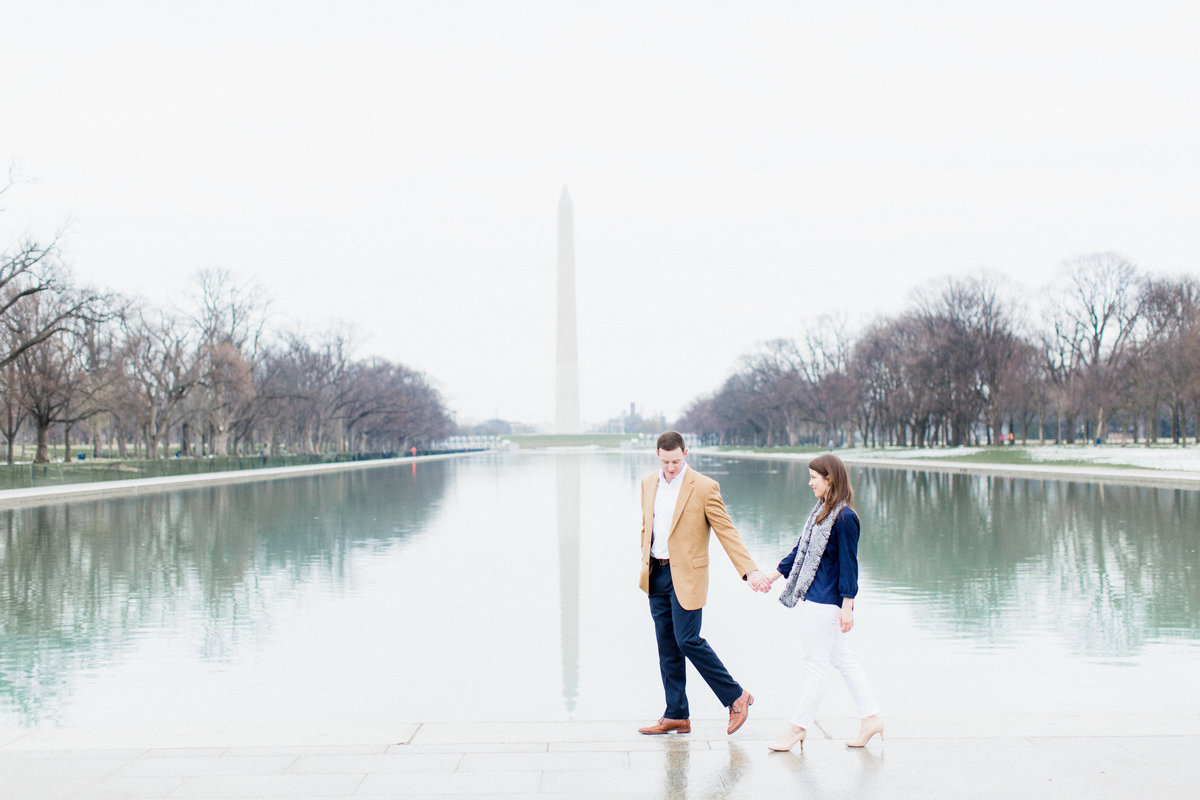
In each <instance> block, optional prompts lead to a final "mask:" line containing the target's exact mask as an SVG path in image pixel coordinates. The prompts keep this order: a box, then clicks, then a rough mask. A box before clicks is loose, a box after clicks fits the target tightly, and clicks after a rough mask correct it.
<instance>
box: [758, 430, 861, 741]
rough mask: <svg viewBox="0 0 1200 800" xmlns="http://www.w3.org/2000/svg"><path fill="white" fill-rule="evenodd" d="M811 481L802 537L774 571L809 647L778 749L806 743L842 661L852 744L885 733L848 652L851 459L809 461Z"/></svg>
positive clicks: (853, 581) (854, 543)
mask: <svg viewBox="0 0 1200 800" xmlns="http://www.w3.org/2000/svg"><path fill="white" fill-rule="evenodd" d="M808 485H809V486H810V487H812V491H813V494H814V495H816V498H817V503H816V505H815V506H813V510H812V513H810V514H809V515H808V521H807V522H806V523H805V524H804V530H803V532H801V534H800V539H799V541H797V542H796V546H795V547H793V548H792V552H790V553H788V554H787V555H786V556H785V557H784V559H783V560H782V561H780V562H779V567H778V569H776V571H775V572H773V573H772V574H771V576H770V578H769V580H770V581H771V583H774V582H775V581H776V580H778V579H779V578H781V577H784V576H786V577H787V581H786V582H785V583H784V587H783V592H782V593H781V594H780V597H779V602H781V603H783V604H784V605H785V606H787V607H788V608H795V607H796V606H797V605H799V608H800V640H801V643H802V645H803V648H804V659H803V662H802V663H803V667H804V688H803V689H802V690H801V692H800V705H799V706H798V707H797V708H796V711H795V713H794V714H792V719H791V724H790V725H789V726H788V728H787V730H785V731H784V732H783V733H782V734H780V736H779V738H778V739H777V740H776V741H775V742H774V743H772V744H770V745H768V747H770V748H771V749H772V750H779V751H784V750H791V749H792V748H793V747H795V746H796V745H797V744H799V745H800V746H801V747H804V737H805V736H806V735H807V733H808V729H809V728H811V727H812V724H813V715H814V714H815V713H816V711H817V705H818V704H819V703H820V701H821V696H822V695H823V694H824V693H825V683H826V680H825V679H826V676H827V675H828V674H829V668H830V667H836V668H837V670H838V672H840V673H841V674H842V678H843V679H845V681H846V686H847V688H849V689H850V696H851V697H852V698H853V699H854V705H855V707H856V708H857V710H858V716H859V717H860V718H861V720H862V721H861V723H860V724H859V728H858V737H857V738H856V739H854V740H853V741H849V742H846V746H847V747H864V746H866V744H867V742H869V741H870V740H871V737H872V736H874V735H875V734H879V738H880V739H882V738H883V721H882V720H881V719H880V718H879V716H878V706H877V704H876V702H875V694H874V692H872V691H871V684H870V683H868V682H867V675H866V673H865V672H864V671H863V668H862V665H860V664H859V663H858V659H857V658H855V657H854V654H853V653H851V652H850V631H851V629H852V628H853V627H854V598H855V596H856V595H857V594H858V535H859V524H858V515H857V514H856V513H854V507H853V503H854V492H853V491H852V490H851V488H850V477H849V475H848V474H847V473H846V465H845V464H843V463H842V460H841V459H840V458H838V457H837V456H835V455H833V454H831V453H822V454H821V455H819V456H817V457H816V458H814V459H813V460H812V461H810V462H808Z"/></svg>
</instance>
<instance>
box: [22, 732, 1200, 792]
mask: <svg viewBox="0 0 1200 800" xmlns="http://www.w3.org/2000/svg"><path fill="white" fill-rule="evenodd" d="M646 721H647V720H635V721H625V722H545V723H530V722H524V723H507V724H506V723H474V724H471V723H426V724H420V723H413V724H397V725H354V726H342V727H338V726H333V727H296V726H288V727H261V728H187V729H184V728H159V729H142V730H115V729H114V730H80V729H55V728H44V729H31V730H0V796H2V797H4V798H5V800H58V799H59V798H72V800H91V799H92V798H112V799H115V798H121V799H125V798H128V799H129V800H136V799H139V798H153V799H159V798H193V799H194V798H208V800H224V799H225V798H310V797H322V798H362V797H457V798H484V797H488V798H494V797H504V798H512V799H516V798H539V799H540V800H551V799H552V798H662V800H676V799H679V800H683V799H684V798H758V797H772V798H779V797H797V798H814V799H816V798H862V799H863V800H866V799H868V798H884V797H887V798H909V797H911V798H941V797H944V798H961V797H970V798H1010V797H1021V798H1072V797H1082V798H1089V799H1090V800H1096V799H1097V798H1126V797H1135V796H1146V797H1154V798H1184V797H1189V798H1190V797H1196V796H1197V791H1198V790H1197V787H1198V786H1200V759H1197V758H1196V752H1197V748H1200V716H1182V717H1132V718H1131V717H1099V716H1098V717H1044V718H1042V717H1022V718H996V719H956V718H944V719H933V718H924V719H918V718H889V719H887V728H886V731H885V736H886V737H887V738H886V740H884V741H880V740H879V739H878V738H876V739H874V740H872V741H871V743H870V744H869V745H868V746H867V747H866V748H864V749H861V750H854V749H849V748H847V747H845V746H844V744H843V741H844V740H845V739H846V738H847V737H849V736H851V735H852V734H853V733H854V732H855V731H856V730H857V721H856V720H854V719H849V718H845V719H828V720H819V721H818V725H817V727H816V728H815V729H814V730H813V731H812V732H810V736H809V739H808V741H807V742H805V745H804V748H803V750H801V749H800V748H799V747H797V748H796V749H795V750H794V751H793V752H789V753H775V752H771V751H769V750H768V749H767V744H768V743H770V742H771V741H773V740H774V739H775V736H776V735H777V734H778V733H779V731H780V730H782V728H783V727H784V725H785V722H784V721H783V720H766V719H754V718H751V719H750V721H749V722H747V724H746V725H745V727H743V728H742V730H741V731H739V732H738V733H737V734H735V735H734V736H726V735H725V730H724V720H720V719H710V720H693V726H692V733H691V734H687V735H676V734H672V735H668V736H656V737H648V736H640V735H638V734H637V733H636V732H635V729H636V727H637V726H638V725H640V724H644V723H645V722H646Z"/></svg>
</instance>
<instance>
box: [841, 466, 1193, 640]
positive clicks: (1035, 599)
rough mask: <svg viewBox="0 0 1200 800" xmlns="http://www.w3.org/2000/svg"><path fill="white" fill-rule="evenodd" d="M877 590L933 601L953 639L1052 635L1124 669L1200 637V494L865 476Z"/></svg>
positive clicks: (918, 475)
mask: <svg viewBox="0 0 1200 800" xmlns="http://www.w3.org/2000/svg"><path fill="white" fill-rule="evenodd" d="M855 478H856V479H857V482H858V486H859V487H860V492H861V496H862V497H863V501H862V506H863V508H864V511H865V517H866V519H865V520H864V525H870V526H871V528H872V529H874V530H876V531H878V535H877V536H874V537H872V538H871V539H869V540H865V541H864V549H868V548H869V550H868V555H867V556H866V557H865V559H864V560H865V561H866V562H867V563H869V564H870V565H871V567H870V569H871V574H872V576H873V578H874V579H875V580H878V581H882V582H883V583H884V584H886V585H890V586H895V587H908V588H910V589H912V590H913V591H915V592H919V593H921V594H922V595H924V600H925V602H926V603H927V604H928V605H929V607H930V610H931V612H932V613H931V615H930V617H931V619H930V621H931V622H933V623H935V624H937V625H938V626H939V627H941V628H942V629H943V630H946V631H948V632H952V633H953V634H955V635H960V636H961V635H970V636H974V637H978V638H980V639H983V640H986V641H987V642H989V643H1011V642H1012V641H1013V640H1014V639H1016V638H1018V637H1020V636H1021V635H1023V634H1025V633H1027V632H1028V631H1030V630H1031V628H1033V629H1038V628H1040V629H1042V630H1049V631H1051V632H1053V633H1054V634H1055V635H1056V636H1057V637H1059V639H1060V640H1061V641H1063V642H1065V643H1067V644H1068V646H1069V647H1071V648H1072V649H1073V650H1074V651H1075V652H1077V653H1079V654H1081V655H1085V656H1088V657H1098V658H1108V659H1121V658H1125V657H1127V656H1130V655H1133V654H1136V653H1138V652H1140V651H1141V650H1142V648H1143V647H1144V646H1145V644H1146V642H1147V640H1150V639H1156V638H1159V637H1173V636H1180V635H1185V636H1187V637H1188V638H1192V639H1194V638H1196V636H1197V635H1198V634H1200V582H1197V581H1196V580H1195V578H1196V576H1197V566H1198V563H1200V562H1198V558H1197V547H1198V542H1197V525H1196V520H1197V519H1200V494H1198V493H1197V492H1194V491H1184V490H1179V489H1154V488H1146V487H1137V486H1119V485H1108V484H1087V483H1073V482H1064V481H1039V480H1027V479H1015V478H1007V477H994V476H969V475H949V474H942V473H927V472H906V471H890V470H860V471H858V474H857V475H856V476H855Z"/></svg>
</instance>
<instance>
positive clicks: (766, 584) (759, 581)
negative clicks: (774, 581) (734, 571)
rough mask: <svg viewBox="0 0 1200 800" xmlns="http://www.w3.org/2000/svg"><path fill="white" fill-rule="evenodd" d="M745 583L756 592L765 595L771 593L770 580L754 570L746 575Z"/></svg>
mask: <svg viewBox="0 0 1200 800" xmlns="http://www.w3.org/2000/svg"><path fill="white" fill-rule="evenodd" d="M746 582H747V583H749V584H750V588H751V589H753V590H754V591H756V592H762V593H763V594H766V593H767V592H769V591H771V579H770V578H768V577H767V576H766V575H764V574H763V573H762V572H759V571H758V570H756V569H755V570H751V571H750V572H747V573H746Z"/></svg>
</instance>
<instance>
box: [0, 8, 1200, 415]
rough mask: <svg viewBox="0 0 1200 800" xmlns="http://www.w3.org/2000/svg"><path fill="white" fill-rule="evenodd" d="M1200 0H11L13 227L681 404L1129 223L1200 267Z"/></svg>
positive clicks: (9, 236) (504, 388)
mask: <svg viewBox="0 0 1200 800" xmlns="http://www.w3.org/2000/svg"><path fill="white" fill-rule="evenodd" d="M1197 42H1200V4H1197V3H1195V2H1179V3H1168V2H1163V3H1147V4H1133V3H1127V2H1119V3H1118V2H1107V1H1106V0H1099V1H1097V0H1091V1H1090V2H1055V1H1054V0H1038V2H1019V1H1018V2H1011V1H1010V2H1006V3H1001V4H996V3H983V2H978V3H971V2H922V1H921V0H909V1H908V2H904V3H889V4H882V3H871V2H855V3H824V2H823V3H816V2H811V3H809V2H796V0H792V1H791V2H729V3H711V2H697V0H692V1H691V2H679V3H676V2H671V3H653V2H647V1H646V0H642V1H641V2H614V0H605V1H604V2H561V0H553V1H552V2H551V1H548V2H528V1H526V0H518V1H515V2H505V0H490V1H489V2H455V1H454V0H445V1H444V2H383V1H382V0H379V1H378V2H367V1H366V0H339V1H338V2H316V1H315V0H288V1H287V2H256V1H255V0H239V1H238V2H213V0H209V1H208V2H204V3H184V2H151V0H143V2H119V1H114V0H106V2H102V3H96V2H70V3H68V2H55V0H8V2H5V4H4V6H3V10H0V159H3V160H5V161H11V162H12V163H13V164H14V167H15V171H16V176H17V178H18V179H19V180H20V183H19V184H18V185H17V186H16V187H14V188H13V189H12V190H11V191H10V192H9V193H8V194H7V195H5V196H4V200H3V207H4V209H5V211H4V213H3V214H0V234H2V235H3V237H4V238H3V241H2V242H0V244H2V245H3V246H8V245H9V244H10V243H11V242H12V241H13V239H14V238H15V236H16V234H17V233H20V232H31V233H34V234H36V235H38V236H40V237H41V238H43V239H45V238H49V237H50V236H52V235H53V234H54V233H55V232H56V231H58V230H60V229H61V230H63V231H64V239H63V242H64V244H63V250H64V254H65V257H66V260H67V261H68V262H69V264H70V265H71V267H72V269H73V270H74V272H75V274H76V276H77V277H78V278H79V279H80V280H81V281H83V282H87V283H92V284H97V285H100V286H102V287H105V288H109V289H113V290H117V291H121V292H123V293H127V294H133V295H141V296H144V297H146V298H147V299H149V300H151V301H152V302H156V303H163V304H166V303H170V302H175V301H179V300H181V298H182V297H183V296H185V295H186V293H187V292H188V288H189V286H190V285H191V284H192V282H193V280H194V276H195V274H196V272H197V271H199V270H201V269H204V268H210V267H218V268H222V269H226V270H228V271H230V272H231V273H233V274H234V275H235V276H236V277H237V278H238V279H239V280H243V281H248V282H254V283H256V284H258V285H260V286H261V287H262V288H263V289H265V290H266V293H267V294H268V295H269V296H270V297H272V298H273V305H272V314H273V316H272V321H271V327H272V328H274V329H277V330H280V329H285V328H297V327H304V328H306V329H310V330H314V331H317V330H322V329H326V328H328V327H329V326H330V325H333V324H336V323H340V322H350V323H352V324H353V326H354V329H355V331H356V332H357V336H358V341H359V343H360V346H359V349H358V353H359V355H361V356H368V355H380V356H384V357H387V358H389V359H392V360H394V361H399V362H402V363H405V364H408V365H410V366H412V367H415V368H418V369H421V370H423V371H425V372H426V373H427V374H428V375H429V376H430V377H431V378H432V379H433V380H434V381H435V382H436V384H437V385H438V386H439V387H440V388H441V390H442V391H443V393H444V394H445V397H446V399H447V400H448V402H449V404H450V406H451V408H452V409H453V410H454V411H455V412H456V415H457V416H458V418H459V419H460V420H461V421H471V420H478V419H483V418H487V417H493V416H499V417H502V418H507V419H513V420H522V421H527V422H535V423H536V422H550V421H552V419H553V414H554V325H555V310H554V298H555V286H554V280H555V265H556V261H555V258H556V256H555V242H556V234H555V225H556V217H557V204H558V197H559V194H560V192H561V190H562V188H563V186H564V185H566V186H568V187H569V190H570V193H571V196H572V199H573V201H574V207H575V235H576V254H575V259H576V265H577V285H578V306H579V342H580V386H581V398H582V416H583V418H584V420H585V421H587V422H596V421H600V420H603V419H606V418H608V417H611V416H615V415H616V414H618V413H620V412H621V411H622V410H623V409H625V408H627V407H628V405H629V403H631V402H634V403H637V404H638V407H639V409H644V410H645V411H647V412H651V413H652V412H656V411H661V412H663V413H665V414H666V415H667V416H668V417H669V418H672V419H673V418H674V417H675V416H676V415H678V414H679V413H680V412H681V411H682V410H683V409H684V408H685V407H686V406H687V404H688V403H689V402H690V401H692V400H693V399H694V398H695V397H697V396H698V395H700V394H703V393H706V392H710V391H712V390H714V389H716V388H717V387H718V386H719V385H720V383H721V382H722V381H723V380H724V379H725V378H726V377H727V376H728V375H729V374H730V372H731V371H732V370H733V369H735V368H736V366H737V363H738V359H739V357H740V356H741V355H743V354H745V353H747V352H749V351H751V350H752V349H753V348H754V347H755V346H756V344H758V343H759V342H762V341H764V340H767V339H772V338H776V337H795V336H798V335H800V334H801V332H802V331H803V330H804V327H805V325H806V324H810V323H811V322H812V321H813V320H815V319H816V318H818V317H819V316H821V315H822V314H830V313H833V314H841V315H844V316H845V317H846V318H847V319H848V320H849V321H850V322H852V323H861V322H862V321H864V320H867V319H870V318H872V317H875V316H877V315H881V314H888V313H892V312H893V311H896V310H899V309H900V308H902V307H903V306H904V305H905V303H906V302H907V299H908V297H909V294H910V292H911V291H912V290H913V289H914V288H916V287H919V286H921V285H924V284H926V283H928V282H929V281H931V280H935V279H938V278H941V277H944V276H947V275H965V274H971V273H977V272H978V271H979V270H982V269H987V270H991V271H993V272H996V273H999V274H1000V275H1003V276H1005V277H1007V278H1009V279H1011V281H1012V283H1013V285H1014V286H1020V287H1026V291H1028V292H1029V293H1030V295H1032V293H1033V292H1034V290H1036V289H1037V288H1039V287H1042V286H1044V285H1045V284H1046V282H1047V281H1048V280H1050V279H1051V278H1053V275H1054V271H1055V269H1056V268H1057V266H1058V265H1059V263H1060V262H1062V261H1063V260H1064V259H1066V258H1068V257H1071V256H1074V255H1079V254H1083V253H1089V252H1094V251H1101V250H1115V251H1117V252H1120V253H1122V254H1124V255H1125V256H1127V257H1129V258H1130V259H1132V260H1133V261H1134V262H1135V263H1137V264H1138V265H1140V266H1141V267H1142V269H1144V270H1146V271H1148V272H1156V273H1180V272H1191V273H1193V274H1195V273H1196V272H1197V270H1198V269H1200V246H1198V238H1200V234H1198V230H1200V148H1198V147H1197V144H1196V143H1197V142H1200V99H1198V98H1200V93H1198V92H1197V91H1196V88H1195V87H1196V86H1197V85H1200V46H1197Z"/></svg>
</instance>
